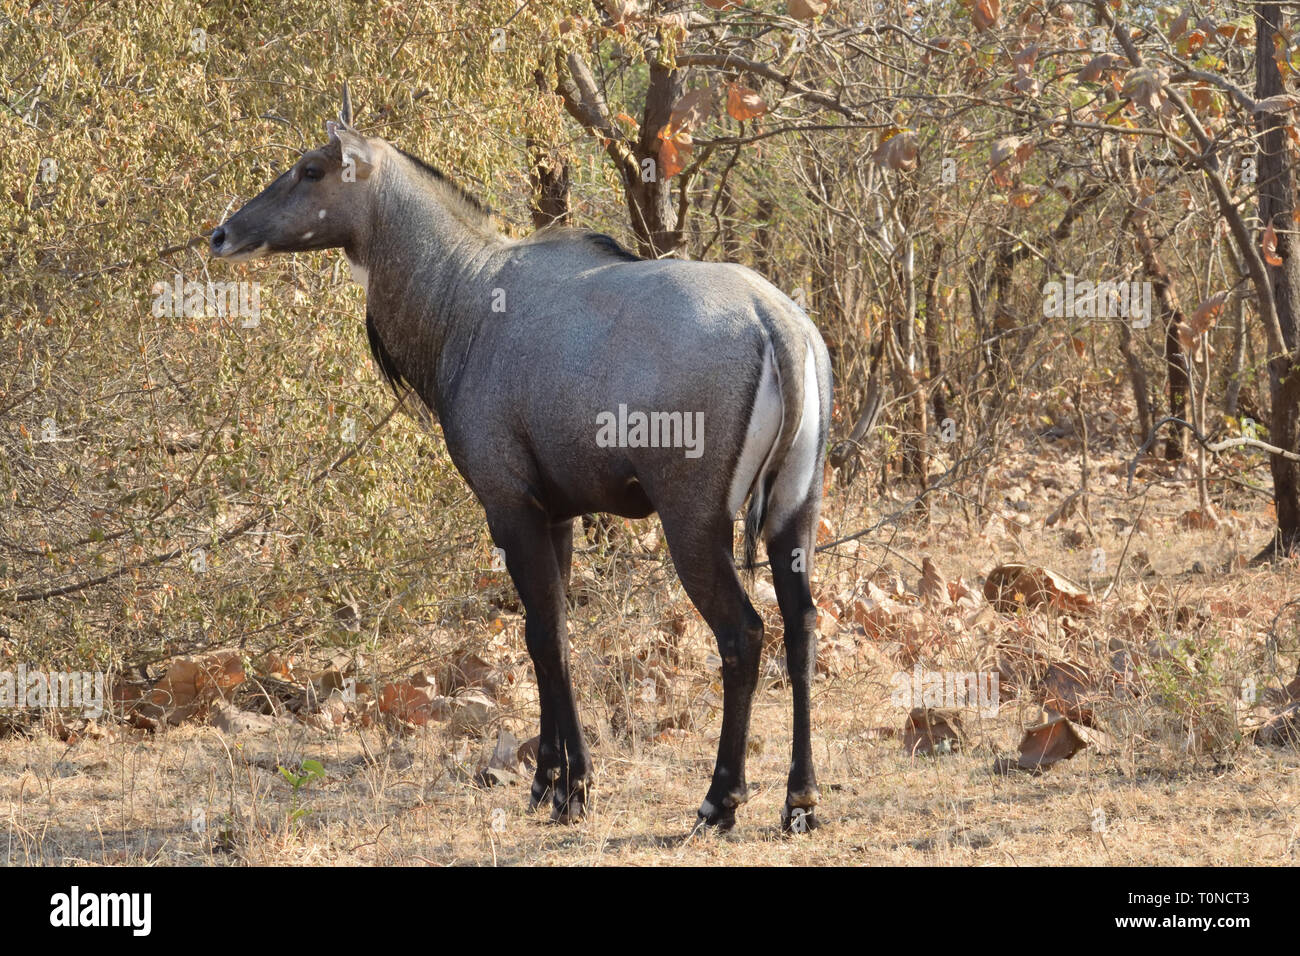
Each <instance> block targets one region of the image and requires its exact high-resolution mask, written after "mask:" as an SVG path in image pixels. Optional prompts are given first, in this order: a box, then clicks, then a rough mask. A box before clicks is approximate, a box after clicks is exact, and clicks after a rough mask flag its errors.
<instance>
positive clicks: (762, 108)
mask: <svg viewBox="0 0 1300 956" xmlns="http://www.w3.org/2000/svg"><path fill="white" fill-rule="evenodd" d="M766 112H767V103H766V102H765V101H764V100H763V97H761V96H759V95H758V94H757V93H756V92H754V91H753V90H751V89H750V88H749V87H747V86H741V85H740V84H739V83H728V84H727V114H728V115H729V116H730V117H731V118H732V119H734V120H740V121H744V120H749V119H754V118H756V117H759V116H762V115H763V114H764V113H766Z"/></svg>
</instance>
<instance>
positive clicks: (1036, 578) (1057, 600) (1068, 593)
mask: <svg viewBox="0 0 1300 956" xmlns="http://www.w3.org/2000/svg"><path fill="white" fill-rule="evenodd" d="M984 597H985V598H987V599H988V602H989V603H990V604H992V605H993V607H994V608H996V609H997V610H999V611H1003V612H1005V613H1013V612H1015V611H1016V610H1018V609H1020V608H1035V607H1039V606H1040V605H1043V604H1049V605H1051V606H1052V607H1054V608H1056V609H1057V610H1059V611H1067V612H1070V613H1072V614H1073V613H1083V612H1086V611H1090V610H1092V598H1091V597H1090V596H1089V594H1088V592H1087V591H1085V590H1083V588H1081V587H1079V586H1078V585H1077V584H1075V583H1073V582H1072V581H1070V580H1069V579H1068V578H1066V577H1064V576H1062V575H1060V574H1057V573H1056V572H1055V571H1049V570H1047V569H1046V568H1040V567H1036V566H1033V565H1028V564H1000V565H998V566H997V567H996V568H994V569H993V570H992V571H990V572H989V576H988V578H986V579H985V581H984Z"/></svg>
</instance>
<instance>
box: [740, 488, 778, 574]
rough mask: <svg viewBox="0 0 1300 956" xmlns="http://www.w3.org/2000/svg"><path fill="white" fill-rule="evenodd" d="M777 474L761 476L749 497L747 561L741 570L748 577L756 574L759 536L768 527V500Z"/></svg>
mask: <svg viewBox="0 0 1300 956" xmlns="http://www.w3.org/2000/svg"><path fill="white" fill-rule="evenodd" d="M775 479H776V475H775V474H771V475H761V474H760V476H759V484H758V487H756V488H755V489H754V493H753V494H752V495H750V496H749V508H748V510H746V512H745V560H744V564H743V565H742V566H741V569H742V570H743V571H744V572H745V574H746V575H747V576H752V575H753V574H754V566H755V564H756V562H757V560H758V536H759V535H760V534H762V533H763V529H764V528H765V527H766V525H767V499H768V496H769V495H771V493H772V482H773V481H774V480H775Z"/></svg>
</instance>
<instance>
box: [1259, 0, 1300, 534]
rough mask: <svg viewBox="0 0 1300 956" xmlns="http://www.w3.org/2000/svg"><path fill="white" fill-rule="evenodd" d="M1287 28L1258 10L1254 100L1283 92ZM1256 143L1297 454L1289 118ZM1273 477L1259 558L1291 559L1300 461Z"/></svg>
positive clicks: (1275, 366) (1272, 374)
mask: <svg viewBox="0 0 1300 956" xmlns="http://www.w3.org/2000/svg"><path fill="white" fill-rule="evenodd" d="M1281 26H1282V9H1281V6H1280V5H1279V4H1277V3H1265V4H1261V5H1260V6H1258V7H1256V8H1255V99H1256V100H1261V99H1264V98H1266V97H1270V96H1275V95H1277V94H1279V93H1282V92H1283V86H1282V75H1281V73H1280V72H1279V71H1278V68H1277V63H1276V61H1274V59H1273V53H1274V44H1273V37H1274V36H1275V35H1276V34H1277V32H1278V30H1279V29H1280V28H1281ZM1256 117H1257V119H1256V124H1257V127H1258V129H1259V137H1258V139H1257V140H1256V142H1257V148H1258V150H1259V162H1258V164H1257V175H1258V184H1259V185H1258V189H1259V218H1260V221H1261V222H1263V223H1266V224H1272V226H1273V228H1274V229H1275V230H1276V231H1277V236H1278V243H1277V254H1278V256H1279V258H1281V260H1282V264H1281V265H1280V266H1274V265H1267V264H1266V268H1267V270H1268V278H1269V283H1270V285H1271V287H1272V291H1273V300H1274V303H1275V308H1276V311H1277V321H1278V325H1279V326H1280V327H1281V328H1280V331H1281V334H1282V343H1283V345H1284V347H1285V352H1282V353H1281V354H1273V355H1271V356H1269V362H1268V377H1269V392H1270V396H1271V398H1272V409H1271V412H1270V419H1271V428H1270V431H1269V441H1271V442H1272V443H1273V444H1274V445H1277V446H1278V447H1279V448H1284V449H1287V450H1289V451H1300V369H1297V368H1296V363H1295V361H1294V356H1295V355H1296V354H1297V352H1296V350H1297V347H1300V326H1298V324H1297V305H1298V304H1300V303H1297V301H1296V296H1297V292H1300V255H1298V254H1297V253H1298V252H1300V250H1297V248H1296V244H1295V237H1294V235H1293V230H1294V224H1293V220H1292V209H1293V208H1294V206H1295V188H1294V184H1293V182H1292V177H1291V164H1290V161H1289V159H1288V157H1287V152H1286V138H1285V134H1284V130H1285V122H1286V120H1285V118H1284V117H1281V116H1278V115H1277V114H1276V113H1264V112H1260V113H1257V114H1256ZM1269 468H1270V470H1271V471H1272V473H1273V501H1274V504H1275V505H1276V507H1277V528H1276V532H1275V534H1274V538H1273V542H1272V543H1271V545H1270V546H1269V547H1268V548H1266V549H1265V550H1264V553H1263V554H1261V555H1260V556H1261V557H1263V556H1265V555H1267V554H1269V553H1272V554H1278V553H1283V554H1289V553H1293V552H1295V551H1296V550H1298V549H1300V462H1295V461H1289V460H1287V459H1286V458H1283V457H1282V456H1281V455H1272V456H1270V458H1269Z"/></svg>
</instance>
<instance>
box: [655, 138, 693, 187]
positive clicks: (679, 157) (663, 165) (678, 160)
mask: <svg viewBox="0 0 1300 956" xmlns="http://www.w3.org/2000/svg"><path fill="white" fill-rule="evenodd" d="M667 129H668V127H666V126H665V127H664V130H665V131H667ZM692 149H693V147H692V146H691V145H689V144H688V143H686V144H683V143H680V142H678V141H674V140H673V139H671V138H669V137H666V136H664V134H663V132H661V133H660V134H659V168H660V170H662V171H663V174H664V178H665V179H670V178H672V177H673V176H676V175H677V174H678V173H680V172H681V171H682V170H683V169H685V168H686V160H687V159H689V158H690V155H691V150H692Z"/></svg>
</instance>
